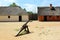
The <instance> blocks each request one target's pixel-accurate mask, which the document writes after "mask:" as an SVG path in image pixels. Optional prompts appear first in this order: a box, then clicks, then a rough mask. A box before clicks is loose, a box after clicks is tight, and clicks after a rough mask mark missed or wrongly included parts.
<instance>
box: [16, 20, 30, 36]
mask: <svg viewBox="0 0 60 40" xmlns="http://www.w3.org/2000/svg"><path fill="white" fill-rule="evenodd" d="M29 21H30V20H28V21H27V22H26V23H25V24H24V25H23V26H22V27H21V29H20V30H19V32H18V34H17V35H16V36H15V37H17V36H19V35H20V32H21V31H23V30H24V31H26V32H27V33H30V31H29V28H28V25H27V23H28V22H29Z"/></svg>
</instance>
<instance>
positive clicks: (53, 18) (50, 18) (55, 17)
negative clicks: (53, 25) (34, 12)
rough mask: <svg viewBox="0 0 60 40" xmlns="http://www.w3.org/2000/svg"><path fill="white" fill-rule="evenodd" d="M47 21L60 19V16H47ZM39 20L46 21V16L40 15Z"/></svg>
mask: <svg viewBox="0 0 60 40" xmlns="http://www.w3.org/2000/svg"><path fill="white" fill-rule="evenodd" d="M46 18H47V21H60V16H47V17H46ZM38 20H39V21H44V16H38Z"/></svg>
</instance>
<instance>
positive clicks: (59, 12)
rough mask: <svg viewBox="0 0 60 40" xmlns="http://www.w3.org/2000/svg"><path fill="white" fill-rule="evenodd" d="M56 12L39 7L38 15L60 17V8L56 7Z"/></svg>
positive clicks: (48, 8)
mask: <svg viewBox="0 0 60 40" xmlns="http://www.w3.org/2000/svg"><path fill="white" fill-rule="evenodd" d="M55 9H56V10H55V11H54V10H50V7H38V15H44V16H45V15H52V16H55V15H60V7H55Z"/></svg>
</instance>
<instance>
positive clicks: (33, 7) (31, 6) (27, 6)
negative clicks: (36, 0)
mask: <svg viewBox="0 0 60 40" xmlns="http://www.w3.org/2000/svg"><path fill="white" fill-rule="evenodd" d="M24 8H25V9H26V10H27V11H32V12H34V13H37V6H36V5H34V4H28V3H27V4H24Z"/></svg>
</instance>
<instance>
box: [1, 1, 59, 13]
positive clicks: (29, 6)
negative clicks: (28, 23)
mask: <svg viewBox="0 0 60 40" xmlns="http://www.w3.org/2000/svg"><path fill="white" fill-rule="evenodd" d="M13 2H15V3H16V4H17V5H19V6H21V7H22V8H23V9H24V8H25V9H26V10H27V11H32V12H34V13H37V7H38V6H49V4H53V6H60V0H0V6H8V5H10V4H12V3H13Z"/></svg>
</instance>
